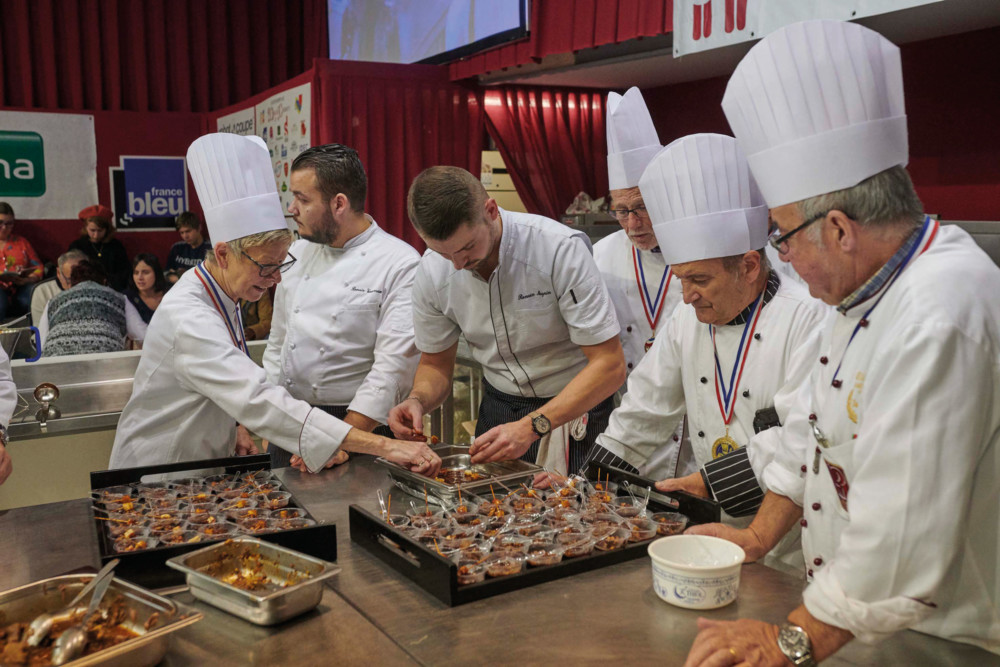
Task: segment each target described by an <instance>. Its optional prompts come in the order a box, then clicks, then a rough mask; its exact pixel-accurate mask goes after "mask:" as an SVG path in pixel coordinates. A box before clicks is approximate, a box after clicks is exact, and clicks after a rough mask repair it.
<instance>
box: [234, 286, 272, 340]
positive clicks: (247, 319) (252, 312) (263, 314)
mask: <svg viewBox="0 0 1000 667" xmlns="http://www.w3.org/2000/svg"><path fill="white" fill-rule="evenodd" d="M240 310H241V311H243V329H244V332H245V333H246V336H247V340H264V339H265V338H267V337H268V335H269V334H270V333H271V315H273V314H274V301H273V300H272V297H271V292H270V290H268V291H266V292H264V295H263V296H261V297H260V299H258V300H257V301H242V302H240Z"/></svg>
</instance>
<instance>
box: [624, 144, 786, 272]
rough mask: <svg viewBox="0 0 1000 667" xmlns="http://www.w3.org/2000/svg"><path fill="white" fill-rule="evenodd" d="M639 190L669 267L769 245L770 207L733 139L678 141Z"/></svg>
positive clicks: (665, 151) (654, 163) (651, 165)
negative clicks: (768, 218) (768, 224)
mask: <svg viewBox="0 0 1000 667" xmlns="http://www.w3.org/2000/svg"><path fill="white" fill-rule="evenodd" d="M639 191H640V192H641V193H642V199H643V201H644V202H645V204H646V210H647V211H648V212H649V217H650V220H651V221H652V223H653V233H654V234H656V240H657V242H658V243H659V244H660V250H661V252H662V253H663V259H664V260H666V262H667V263H668V264H682V263H684V262H694V261H697V260H702V259H712V258H714V257H728V256H730V255H742V254H743V253H745V252H749V251H750V250H760V249H761V248H763V247H764V244H765V243H767V217H768V213H767V205H766V204H765V203H764V198H763V197H762V196H761V193H760V189H759V188H758V187H757V184H756V182H755V181H754V179H753V176H752V175H751V174H750V167H749V166H748V165H747V159H746V156H745V155H744V154H743V150H742V149H741V148H740V145H739V143H738V142H737V141H736V139H733V138H732V137H727V136H724V135H721V134H692V135H690V136H687V137H682V138H680V139H678V140H677V141H674V142H673V143H671V144H670V145H669V146H667V147H666V148H664V149H663V150H661V151H660V152H659V153H657V154H656V156H655V157H654V158H653V160H652V161H651V162H650V163H649V166H647V167H646V170H645V171H644V172H643V174H642V178H640V179H639Z"/></svg>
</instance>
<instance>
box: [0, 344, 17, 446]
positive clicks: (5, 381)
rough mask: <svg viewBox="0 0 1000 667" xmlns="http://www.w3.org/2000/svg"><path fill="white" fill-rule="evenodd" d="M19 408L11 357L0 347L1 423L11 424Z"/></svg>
mask: <svg viewBox="0 0 1000 667" xmlns="http://www.w3.org/2000/svg"><path fill="white" fill-rule="evenodd" d="M16 409H17V386H16V385H15V384H14V378H13V376H12V375H11V371H10V357H8V356H7V353H6V352H5V351H4V349H3V348H2V347H0V424H2V425H3V426H5V427H6V426H10V420H11V419H13V417H14V410H16Z"/></svg>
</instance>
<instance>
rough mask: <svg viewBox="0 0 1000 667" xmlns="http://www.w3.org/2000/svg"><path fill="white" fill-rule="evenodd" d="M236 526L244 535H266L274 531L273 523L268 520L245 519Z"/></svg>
mask: <svg viewBox="0 0 1000 667" xmlns="http://www.w3.org/2000/svg"><path fill="white" fill-rule="evenodd" d="M237 525H239V527H240V530H242V531H243V532H246V533H266V532H267V531H269V530H274V523H273V522H272V521H271V520H270V519H245V520H243V521H239V522H237Z"/></svg>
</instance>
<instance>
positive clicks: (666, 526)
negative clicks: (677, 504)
mask: <svg viewBox="0 0 1000 667" xmlns="http://www.w3.org/2000/svg"><path fill="white" fill-rule="evenodd" d="M652 519H653V521H655V522H656V532H657V534H658V535H680V534H681V533H683V532H684V529H685V528H687V525H688V518H687V517H686V516H684V515H683V514H680V513H678V512H659V513H658V514H654V515H653V516H652Z"/></svg>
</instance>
